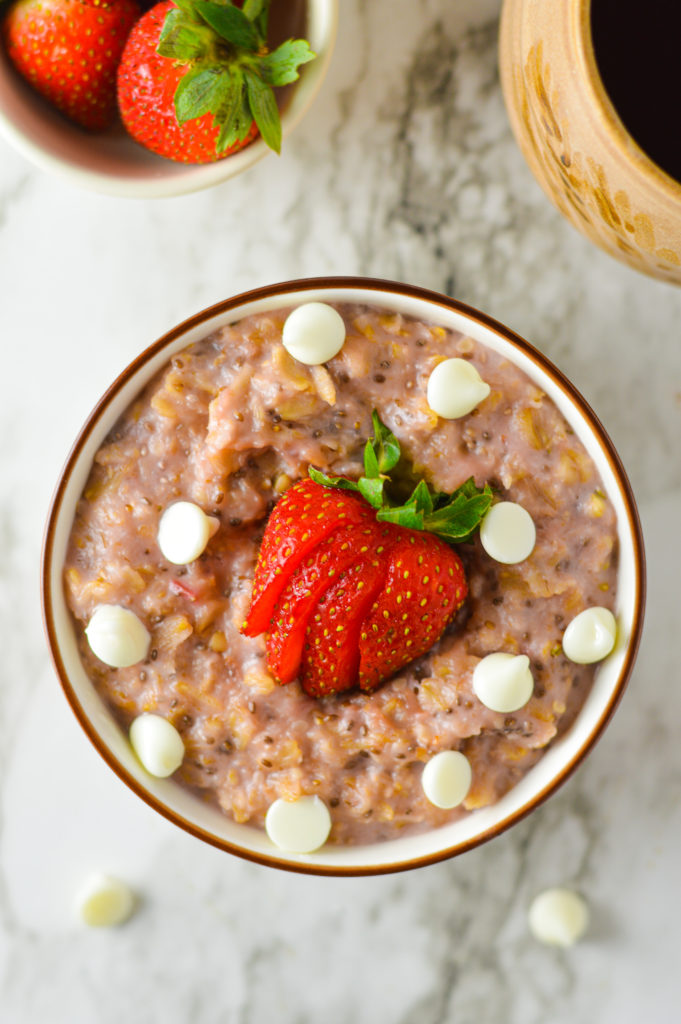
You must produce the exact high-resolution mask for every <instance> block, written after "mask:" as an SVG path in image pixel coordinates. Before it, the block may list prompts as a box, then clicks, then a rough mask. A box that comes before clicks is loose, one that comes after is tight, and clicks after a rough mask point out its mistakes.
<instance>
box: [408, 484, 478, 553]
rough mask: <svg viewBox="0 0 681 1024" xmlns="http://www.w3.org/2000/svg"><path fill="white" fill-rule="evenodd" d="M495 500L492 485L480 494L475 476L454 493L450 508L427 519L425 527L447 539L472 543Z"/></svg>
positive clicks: (432, 514) (443, 509) (441, 509)
mask: <svg viewBox="0 0 681 1024" xmlns="http://www.w3.org/2000/svg"><path fill="white" fill-rule="evenodd" d="M473 489H475V490H473ZM493 497H494V495H493V493H492V489H491V487H490V486H489V484H485V486H484V488H483V489H482V491H480V490H478V489H477V488H476V487H475V481H474V480H473V478H472V477H471V478H470V479H469V480H467V481H466V483H465V484H462V485H461V487H459V488H458V489H457V490H456V491H455V492H454V494H453V495H452V496H451V500H450V503H449V504H448V505H445V506H444V507H443V508H440V509H438V510H437V511H434V512H432V513H431V514H430V515H426V516H425V519H424V528H425V529H426V530H429V531H430V532H431V533H436V534H437V535H438V537H442V538H443V539H444V540H449V541H456V542H457V543H461V542H463V541H467V540H470V538H471V537H472V535H473V533H474V532H475V530H476V529H477V528H478V526H479V525H480V523H481V522H482V520H483V519H484V517H485V516H486V515H487V513H488V512H489V509H490V506H491V504H492V499H493Z"/></svg>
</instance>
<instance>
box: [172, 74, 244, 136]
mask: <svg viewBox="0 0 681 1024" xmlns="http://www.w3.org/2000/svg"><path fill="white" fill-rule="evenodd" d="M234 93H236V95H237V99H238V89H236V88H235V83H234V81H233V77H232V74H231V73H230V72H229V71H228V70H225V69H224V68H223V67H221V66H220V65H214V66H211V67H203V66H199V67H196V68H192V69H191V71H188V72H187V74H186V75H185V76H184V77H183V78H181V79H180V82H179V83H178V86H177V90H176V92H175V115H176V117H177V120H178V121H179V123H180V124H184V123H185V121H191V120H192V119H193V118H195V117H202V116H203V115H204V114H208V113H212V112H215V111H217V110H221V109H222V108H224V107H225V106H226V105H227V104H228V103H229V102H230V96H231V95H233V94H234Z"/></svg>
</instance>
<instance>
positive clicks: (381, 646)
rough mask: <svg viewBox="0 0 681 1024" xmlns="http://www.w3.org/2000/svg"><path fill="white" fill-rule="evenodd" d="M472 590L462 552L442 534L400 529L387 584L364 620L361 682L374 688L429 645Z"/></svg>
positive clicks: (441, 631)
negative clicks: (459, 553) (442, 536)
mask: <svg viewBox="0 0 681 1024" xmlns="http://www.w3.org/2000/svg"><path fill="white" fill-rule="evenodd" d="M467 593H468V586H467V584H466V576H465V573H464V568H463V565H462V563H461V559H460V558H459V556H458V555H457V554H456V553H455V552H454V551H453V550H452V549H451V547H449V545H448V544H446V543H445V542H444V541H442V540H440V539H439V537H435V536H433V534H427V533H420V532H418V531H416V530H405V529H399V537H398V539H397V540H396V542H395V543H394V544H393V546H392V548H391V550H390V552H389V555H388V565H387V572H386V577H385V586H384V587H383V589H382V590H381V591H380V593H379V594H378V596H377V598H376V600H375V601H374V603H373V606H372V608H371V610H370V612H369V614H368V615H367V616H366V617H365V619H364V622H363V623H362V628H361V632H360V641H359V653H360V665H359V683H360V686H361V688H362V689H363V690H374V689H375V688H376V687H377V686H378V685H379V683H381V682H382V681H383V680H384V679H387V678H388V677H389V676H391V675H393V674H394V673H395V672H396V671H397V670H398V669H400V668H401V667H402V666H403V665H405V664H406V663H407V662H408V661H411V660H412V659H413V658H418V657H419V656H420V655H421V654H425V652H426V651H428V650H430V648H431V647H432V646H433V644H434V643H435V642H436V641H437V640H438V639H439V638H440V636H441V635H442V633H443V631H444V629H445V627H446V626H447V624H448V623H449V622H450V620H451V619H452V617H453V616H454V614H455V613H456V612H457V611H458V610H459V608H460V607H461V605H462V604H463V602H464V600H465V598H466V595H467Z"/></svg>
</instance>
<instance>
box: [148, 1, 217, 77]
mask: <svg viewBox="0 0 681 1024" xmlns="http://www.w3.org/2000/svg"><path fill="white" fill-rule="evenodd" d="M214 39H215V36H214V34H213V32H212V31H211V29H210V28H209V27H208V26H207V25H205V24H202V23H201V22H198V21H193V20H192V18H191V16H190V15H188V14H187V13H186V12H185V11H181V10H179V9H178V8H173V9H171V10H170V11H168V14H167V15H166V19H165V21H164V23H163V28H162V30H161V35H160V37H159V41H158V45H157V46H156V52H157V53H159V54H160V55H161V56H162V57H169V58H170V60H176V61H181V62H182V63H188V62H190V61H194V60H198V59H200V58H202V57H204V56H205V54H206V53H209V52H210V51H211V48H212V47H213V43H214Z"/></svg>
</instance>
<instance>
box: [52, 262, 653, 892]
mask: <svg viewBox="0 0 681 1024" xmlns="http://www.w3.org/2000/svg"><path fill="white" fill-rule="evenodd" d="M343 289H346V290H351V289H356V290H362V291H364V292H367V291H368V292H376V293H383V295H385V294H386V293H387V294H390V295H395V296H406V297H408V298H412V299H415V300H419V301H425V302H426V303H428V304H429V305H431V306H435V307H436V306H441V307H443V308H444V309H445V310H448V311H453V312H455V313H457V314H460V315H463V316H464V317H466V318H467V319H469V320H471V321H472V322H474V323H477V324H478V325H480V326H482V327H483V328H486V329H490V330H492V331H493V332H494V333H497V334H499V335H500V336H501V337H502V339H504V340H505V341H507V342H510V343H511V345H512V346H513V347H514V348H516V349H518V350H520V352H522V353H524V355H525V356H527V357H528V358H529V359H530V360H531V361H532V362H533V363H534V364H536V365H537V366H538V367H539V369H540V370H541V371H542V372H543V373H544V374H546V375H547V376H548V377H549V378H550V379H551V380H553V381H554V382H555V384H556V385H557V386H558V387H559V388H560V389H561V390H562V391H563V392H565V393H566V394H567V397H568V399H569V401H570V402H571V403H572V404H574V405H575V406H576V408H577V410H578V411H579V412H580V413H581V415H582V416H583V417H584V418H585V419H586V421H587V423H588V425H589V428H590V430H591V431H592V433H593V434H594V436H595V439H596V441H597V442H598V445H599V446H600V448H601V451H602V453H603V455H604V457H605V459H606V460H607V462H608V464H609V467H610V469H611V472H612V473H613V476H614V478H615V480H616V482H617V484H618V487H619V488H620V491H621V496H622V499H623V504H624V507H625V511H626V517H627V523H626V526H627V531H628V535H629V536H630V538H631V543H632V551H633V568H634V580H633V587H634V594H633V601H632V605H633V608H634V613H633V617H632V624H631V631H630V635H629V640H628V643H627V648H626V651H625V652H624V660H623V663H622V666H621V668H620V671H619V675H618V678H617V680H616V685H614V686H613V687H612V691H611V692H610V694H609V696H608V700H607V703H606V705H605V707H604V708H603V710H602V712H601V713H600V715H599V716H598V718H597V721H596V723H595V725H594V726H593V727H592V728H590V729H589V735H588V737H587V739H586V741H585V742H584V743H583V744H582V746H581V747H580V748H579V749H578V750H577V751H576V753H575V754H574V755H573V756H572V757H571V758H570V759H569V760H568V762H567V763H566V764H565V765H564V766H562V768H561V770H560V771H558V772H557V773H556V774H555V775H553V776H552V777H551V778H550V779H549V780H548V782H546V784H545V785H543V787H541V788H540V789H538V791H537V792H536V793H534V794H533V795H532V797H531V799H529V800H528V801H527V802H526V803H525V804H524V805H522V806H520V807H519V808H517V809H516V810H514V811H512V812H511V813H509V814H507V816H506V817H504V818H502V819H501V820H499V821H498V822H496V823H494V824H492V825H491V826H490V827H489V828H487V829H486V830H484V831H482V832H478V833H476V834H475V835H474V836H471V837H470V838H469V839H464V840H463V841H459V842H457V843H454V844H453V845H443V846H442V847H441V848H438V849H437V850H435V851H434V852H431V853H425V854H422V855H421V856H416V857H410V858H406V859H396V860H392V861H389V860H386V862H385V863H384V862H381V863H377V864H360V865H339V864H331V865H330V864H324V863H323V862H315V863H311V862H301V861H293V860H287V859H285V857H280V856H278V851H276V850H275V849H273V851H272V854H271V855H269V854H261V853H260V852H258V851H255V850H251V849H248V848H246V847H243V846H237V845H235V844H234V843H232V842H230V841H228V840H226V839H224V838H222V837H220V836H217V835H214V834H211V833H210V832H208V831H207V830H205V829H204V828H203V827H201V826H200V825H199V824H197V823H195V822H192V821H189V820H187V819H186V818H185V817H183V815H182V814H181V813H180V812H179V811H178V810H176V809H175V808H172V807H170V806H168V805H167V804H165V803H163V801H162V800H160V799H159V798H158V797H156V795H154V794H153V793H151V792H150V791H149V790H148V789H145V788H144V786H143V785H142V784H141V783H140V782H139V781H138V780H137V779H136V778H134V777H133V776H132V775H131V774H130V773H129V771H128V770H127V769H126V768H125V766H124V765H123V764H122V763H121V762H120V761H119V760H118V759H117V758H116V756H115V754H114V753H113V751H112V750H110V749H109V747H108V746H107V744H106V742H105V741H104V739H103V738H102V736H101V735H100V733H99V732H98V730H97V729H96V728H95V726H94V724H93V723H92V721H91V719H90V717H89V716H88V714H87V713H86V712H85V710H84V708H83V707H82V705H81V703H80V700H79V698H78V695H77V693H76V690H75V688H74V686H73V685H72V684H71V681H70V678H69V671H68V668H67V666H66V664H65V659H64V658H63V656H62V651H61V644H60V640H59V630H58V627H57V624H56V617H57V616H56V613H55V609H54V606H53V600H52V589H53V587H52V575H53V573H52V567H53V562H54V557H55V556H54V544H55V533H56V528H57V523H58V521H59V520H60V516H61V509H62V505H63V502H64V499H65V495H66V490H67V485H68V482H69V479H70V477H71V474H72V473H73V471H74V470H75V469H76V467H77V465H78V463H79V461H80V458H81V455H82V452H83V449H84V447H85V445H86V443H87V441H88V440H89V438H90V435H91V433H92V431H93V430H94V428H95V427H96V426H97V424H98V423H99V421H100V419H101V418H102V416H104V415H105V414H106V412H107V410H108V408H109V406H110V405H111V403H112V402H113V400H114V399H115V398H116V396H117V395H118V394H119V392H120V391H121V389H122V388H123V387H124V386H125V385H126V384H128V383H129V382H130V381H131V380H132V379H133V378H134V377H135V376H136V375H137V374H138V373H139V372H140V370H142V368H143V367H144V366H145V365H146V364H147V363H148V362H149V361H150V360H152V359H153V358H154V357H155V356H156V355H158V354H160V353H161V352H162V351H163V350H164V349H165V348H167V347H169V346H170V345H172V343H173V342H175V341H176V340H178V339H179V338H181V337H182V336H183V335H185V334H188V333H189V332H190V331H192V330H194V329H195V328H196V327H198V326H200V325H201V324H203V323H206V322H208V321H210V320H211V319H212V318H214V317H216V316H222V315H224V314H227V313H229V311H230V310H232V309H238V308H239V307H242V306H245V305H246V304H248V303H253V302H262V301H264V300H268V299H272V298H275V297H279V296H281V297H282V298H283V297H285V296H286V295H287V294H291V293H301V292H306V291H323V290H327V291H334V290H338V291H341V290H343ZM60 578H61V574H60ZM645 599H646V573H645V550H644V543H643V533H642V529H641V524H640V519H639V514H638V510H637V507H636V501H635V497H634V494H633V490H632V487H631V484H630V482H629V479H628V477H627V474H626V471H625V470H624V467H623V465H622V462H621V460H620V457H619V455H618V453H617V451H616V450H615V447H614V445H613V443H612V441H611V440H610V437H609V435H608V434H607V432H606V430H605V428H604V427H603V425H602V423H601V421H600V420H599V418H598V417H597V416H596V414H595V413H594V411H593V410H592V409H591V406H590V405H589V403H588V402H587V401H586V399H585V398H583V396H582V395H581V394H580V392H579V391H578V390H577V389H576V387H575V386H574V385H573V384H572V383H571V382H570V381H569V380H568V379H567V377H566V376H565V375H564V374H563V373H562V371H561V370H559V369H558V368H557V367H556V366H555V365H554V364H553V363H552V362H551V360H550V359H548V357H546V356H545V355H544V354H543V353H542V352H540V351H539V350H538V349H536V348H535V347H534V346H533V345H531V344H530V343H529V342H527V341H525V339H523V338H522V337H521V336H520V335H517V334H516V333H515V332H514V331H512V330H510V329H509V328H507V327H506V326H505V325H503V324H501V323H499V322H498V321H496V320H494V319H493V318H492V317H490V316H488V315H487V314H485V313H482V312H480V311H479V310H477V309H475V308H474V307H471V306H468V305H467V304H465V303H462V302H460V301H458V300H457V299H453V298H450V297H448V296H445V295H443V294H440V293H438V292H434V291H431V290H429V289H426V288H421V287H419V286H415V285H407V284H402V283H400V282H396V281H390V280H382V279H378V278H362V277H320V278H304V279H300V280H290V281H283V282H279V283H276V284H272V285H266V286H263V287H260V288H256V289H252V290H249V291H246V292H242V293H240V294H238V295H236V296H233V297H231V298H228V299H225V300H223V301H221V302H218V303H216V304H214V305H212V306H210V307H208V308H206V309H204V310H202V311H200V312H199V313H196V314H194V315H193V316H190V317H188V318H187V319H185V320H183V321H182V322H181V323H180V324H178V325H176V326H175V327H173V328H171V329H170V330H169V331H167V332H166V333H164V334H163V335H162V336H161V337H160V338H159V339H158V340H157V341H156V342H153V343H152V344H151V345H149V346H148V347H147V348H145V349H144V350H143V351H142V352H141V353H140V354H139V355H138V356H137V357H136V358H135V359H133V360H132V361H131V362H130V363H129V364H128V365H127V366H126V367H125V368H124V369H123V370H122V371H121V373H120V374H119V375H118V376H117V377H116V379H115V380H114V381H113V383H112V384H111V385H110V386H109V387H108V388H107V390H106V391H105V392H104V394H103V395H102V396H101V398H100V399H99V401H98V402H97V403H96V405H95V406H94V408H93V409H92V411H91V413H90V414H89V416H88V417H87V419H86V420H85V423H84V424H83V426H82V428H81V429H80V431H79V433H78V435H77V437H76V440H75V441H74V443H73V445H72V447H71V450H70V451H69V453H68V455H67V457H66V460H65V463H64V466H63V468H62V469H61V471H60V474H59V477H58V481H57V485H56V487H55V490H54V493H53V495H52V498H51V501H50V506H49V511H48V517H47V520H46V526H45V531H44V537H43V549H42V557H41V605H42V616H43V624H44V629H45V633H46V636H47V641H48V648H49V652H50V657H51V660H52V664H53V667H54V669H55V671H56V674H57V677H58V679H59V682H60V685H61V687H62V690H63V691H64V694H65V696H66V699H67V701H68V703H69V705H70V707H71V710H72V711H73V713H74V714H75V716H76V719H77V720H78V722H79V724H80V726H81V728H82V729H83V731H84V732H85V734H86V735H87V737H88V739H89V740H90V742H91V743H92V744H93V746H94V747H95V749H96V750H97V752H98V753H99V755H100V756H101V757H103V759H104V761H105V762H106V763H107V764H108V766H109V767H110V768H111V769H112V770H113V771H114V772H115V774H116V775H118V777H119V778H120V779H121V780H122V781H123V782H124V783H125V784H126V785H127V786H128V788H130V789H131V790H132V791H133V792H134V793H135V794H136V795H137V796H138V797H141V799H142V800H144V802H145V803H147V804H148V805H149V806H150V807H152V808H153V809H154V810H155V811H157V812H158V813H160V814H162V815H163V817H165V818H166V819H167V820H169V821H171V822H172V823H173V824H175V825H177V826H179V827H180V828H182V829H183V830H184V831H186V832H188V833H190V834H191V835H193V836H195V837H196V838H198V839H201V840H203V841H204V842H207V843H209V844H210V845H212V846H214V847H217V848H218V849H221V850H223V851H225V852H228V853H231V854H234V855H236V856H239V857H241V858H242V859H246V860H249V861H252V862H255V863H258V864H261V865H264V866H269V867H276V868H279V869H283V870H287V871H293V872H296V873H302V874H313V875H325V876H365V875H378V874H387V873H392V872H400V871H406V870H411V869H414V868H418V867H424V866H427V865H430V864H434V863H437V862H440V861H443V860H447V859H449V858H452V857H454V856H457V855H459V854H461V853H464V852H466V851H468V850H470V849H473V848H475V847H477V846H480V845H482V844H483V843H485V842H487V841H489V840H490V839H493V838H495V837H496V836H498V835H500V834H501V833H502V832H505V831H506V830H507V829H509V828H510V827H511V826H513V825H515V824H517V823H518V822H519V821H521V820H522V819H523V818H525V817H526V816H527V815H528V814H530V813H531V812H532V811H534V810H536V808H537V807H539V806H540V805H541V804H542V803H544V802H545V801H546V800H547V799H548V797H549V796H551V795H552V794H553V793H555V792H556V790H557V789H559V788H560V786H562V785H563V783H564V782H565V781H566V780H567V779H568V778H569V777H570V776H571V775H572V774H573V772H574V771H575V770H576V769H577V767H578V766H579V765H580V764H581V763H582V761H583V760H584V758H585V757H586V756H587V754H588V753H589V752H590V751H591V750H592V749H593V747H594V746H595V744H596V743H597V742H598V740H599V739H600V738H601V736H602V734H603V732H604V730H605V728H606V726H607V725H608V723H609V721H610V719H611V718H612V715H613V714H614V711H615V710H616V708H617V706H618V704H619V702H620V700H621V698H622V695H623V693H624V691H625V689H626V687H627V685H628V682H629V679H630V677H631V673H632V670H633V667H634V663H635V660H636V655H637V652H638V648H639V645H640V640H641V635H642V630H643V619H644V611H645ZM371 845H376V844H371Z"/></svg>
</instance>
